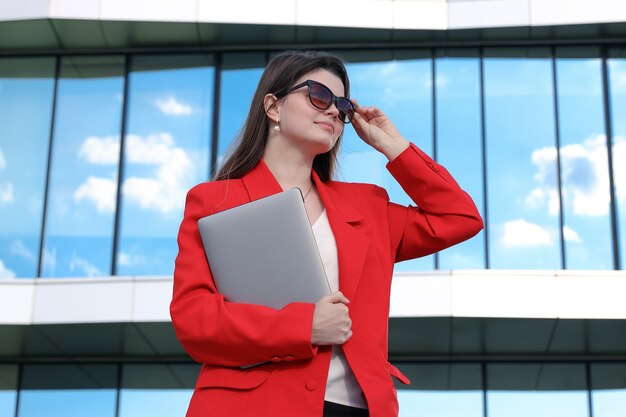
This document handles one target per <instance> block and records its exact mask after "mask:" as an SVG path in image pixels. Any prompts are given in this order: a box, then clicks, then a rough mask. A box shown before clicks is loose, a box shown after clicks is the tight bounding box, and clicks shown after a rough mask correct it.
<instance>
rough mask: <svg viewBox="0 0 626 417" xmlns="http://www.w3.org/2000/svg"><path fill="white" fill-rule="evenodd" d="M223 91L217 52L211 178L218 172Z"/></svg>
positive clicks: (211, 142)
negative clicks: (221, 97) (221, 96)
mask: <svg viewBox="0 0 626 417" xmlns="http://www.w3.org/2000/svg"><path fill="white" fill-rule="evenodd" d="M221 91H222V53H221V52H220V53H217V54H215V73H214V75H213V116H212V117H213V121H212V123H211V137H210V138H209V142H210V143H209V145H210V148H211V156H210V158H211V161H210V164H209V172H208V174H209V178H213V177H214V176H215V174H216V172H217V156H218V155H217V153H218V149H219V128H220V95H221Z"/></svg>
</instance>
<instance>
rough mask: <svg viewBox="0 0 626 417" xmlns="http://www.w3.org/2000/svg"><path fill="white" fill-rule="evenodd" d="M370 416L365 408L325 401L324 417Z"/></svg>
mask: <svg viewBox="0 0 626 417" xmlns="http://www.w3.org/2000/svg"><path fill="white" fill-rule="evenodd" d="M369 415H370V413H369V411H367V410H366V409H364V408H356V407H348V406H347V405H343V404H337V403H331V402H328V401H324V417H369Z"/></svg>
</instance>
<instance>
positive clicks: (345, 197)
mask: <svg viewBox="0 0 626 417" xmlns="http://www.w3.org/2000/svg"><path fill="white" fill-rule="evenodd" d="M346 97H349V81H348V76H347V73H346V70H345V67H344V66H343V64H342V63H341V61H340V60H339V59H338V58H336V57H335V56H332V55H328V54H324V53H316V52H288V53H284V54H281V55H279V56H277V57H276V58H274V59H273V60H272V61H271V62H270V63H269V64H268V66H267V68H266V69H265V72H264V73H263V75H262V77H261V80H260V82H259V85H258V87H257V90H256V93H255V95H254V98H253V99H252V105H251V107H250V112H249V114H248V118H247V120H246V124H245V128H244V131H243V133H242V135H241V137H240V140H239V143H238V145H237V147H236V148H235V150H234V151H233V153H232V155H231V156H230V157H229V158H228V159H227V160H226V161H225V163H224V164H223V166H222V168H221V170H220V171H219V172H218V174H217V177H216V181H212V182H208V183H203V184H200V185H198V186H196V187H194V188H193V189H192V190H191V191H190V192H189V194H188V196H187V203H186V208H185V216H184V220H183V222H182V224H181V228H180V233H179V237H178V244H179V254H178V257H177V258H176V268H175V272H174V295H173V300H172V304H171V315H172V321H173V324H174V327H175V329H176V333H177V336H178V338H179V340H180V342H181V343H182V345H183V346H184V348H185V349H186V351H187V352H188V353H189V354H190V355H191V356H192V357H193V358H194V359H195V360H196V361H198V362H200V363H202V364H203V366H202V369H201V371H200V375H199V378H198V381H197V385H196V389H195V391H194V394H193V398H192V400H191V403H190V405H189V410H188V414H187V415H188V416H192V417H195V416H237V417H241V416H272V417H280V416H289V417H320V416H343V415H355V416H370V417H389V416H396V415H397V414H398V403H397V398H396V393H395V388H394V385H393V382H392V379H391V376H394V377H396V378H397V379H399V380H400V381H401V382H403V383H408V382H409V381H408V380H407V378H406V377H405V376H404V375H402V373H400V371H399V370H398V369H396V368H395V367H394V366H392V365H391V364H390V363H389V362H388V361H387V323H388V315H389V296H390V285H391V277H392V272H393V264H394V262H398V261H402V260H405V259H411V258H416V257H420V256H424V255H428V254H431V253H434V252H436V251H439V250H441V249H444V248H447V247H449V246H451V245H454V244H456V243H458V242H461V241H463V240H465V239H468V238H470V237H471V236H473V235H475V234H476V233H477V232H478V231H479V230H480V229H481V228H482V220H481V218H480V215H479V214H478V211H477V210H476V207H475V205H474V203H473V202H472V200H471V198H470V197H469V195H467V194H466V193H465V192H464V191H462V190H461V189H460V188H459V186H458V185H457V183H456V182H455V181H454V179H453V178H452V177H451V176H450V174H449V173H448V172H447V171H446V170H445V169H444V168H443V167H441V166H440V165H438V164H437V163H435V162H434V161H433V160H432V159H430V158H429V157H428V156H427V155H426V154H424V153H423V152H422V151H421V150H420V149H419V148H418V147H417V146H415V145H414V144H411V143H409V142H408V141H407V140H406V139H404V138H403V137H402V136H401V135H400V133H399V132H398V131H397V130H396V128H395V127H394V125H393V124H392V122H391V121H390V120H389V119H388V118H387V117H386V116H385V114H384V113H383V112H382V111H380V110H379V109H377V108H376V107H360V106H358V104H357V103H356V101H354V100H352V101H351V100H349V99H347V98H346ZM346 123H351V124H352V126H353V127H354V129H355V130H356V132H357V134H358V135H359V137H360V138H361V139H362V140H363V141H364V142H365V143H367V144H368V145H370V146H372V147H373V148H374V149H376V150H377V151H379V152H382V153H383V154H384V155H385V156H386V157H387V158H388V159H389V161H390V162H389V163H388V164H387V168H388V169H389V171H390V172H391V174H392V175H393V176H394V177H395V178H396V180H397V181H398V182H399V183H400V185H402V187H403V188H404V190H405V191H406V192H407V193H408V195H409V196H410V197H411V198H412V199H413V201H415V203H416V204H417V206H418V208H416V207H412V206H409V207H404V206H400V205H397V204H394V203H390V202H389V199H388V196H387V193H386V192H385V190H384V189H382V188H380V187H377V186H374V185H369V184H355V183H342V182H337V181H333V180H332V177H333V173H334V169H335V163H336V155H337V152H338V150H339V144H340V142H341V136H342V133H343V129H344V125H345V124H346ZM292 187H298V188H299V189H300V190H303V194H304V201H305V206H306V209H307V213H308V215H309V220H310V222H311V224H312V225H313V226H312V227H313V230H314V233H315V236H316V241H317V243H318V246H319V248H320V254H321V256H322V258H323V262H324V266H325V269H326V273H327V275H328V278H329V282H330V284H331V288H333V289H334V291H335V292H334V293H332V294H331V295H329V296H327V297H323V298H322V299H320V300H319V301H318V302H317V303H315V304H312V303H291V304H288V305H287V306H285V307H284V308H283V309H281V310H274V309H271V308H268V307H263V306H258V305H251V304H243V303H231V302H228V301H227V300H225V299H224V297H223V296H222V295H221V294H219V293H218V292H217V290H216V288H215V286H214V283H213V280H212V277H211V272H210V268H209V265H208V264H207V261H206V257H205V255H204V251H203V247H202V242H201V239H200V235H199V232H198V227H197V224H196V222H197V220H198V219H199V218H201V217H204V216H207V215H209V214H212V213H215V212H218V211H222V210H225V209H227V208H230V207H234V206H238V205H241V204H244V203H247V202H249V201H251V200H256V199H259V198H262V197H265V196H267V195H271V194H274V193H278V192H280V191H282V190H286V189H289V188H292ZM235 250H236V249H235ZM255 363H262V364H261V365H258V366H256V367H252V368H249V369H243V368H242V367H243V366H246V365H249V364H255Z"/></svg>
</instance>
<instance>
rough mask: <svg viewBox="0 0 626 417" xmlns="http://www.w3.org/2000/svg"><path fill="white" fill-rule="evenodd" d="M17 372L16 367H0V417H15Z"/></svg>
mask: <svg viewBox="0 0 626 417" xmlns="http://www.w3.org/2000/svg"><path fill="white" fill-rule="evenodd" d="M17 372H18V367H17V366H16V365H0V417H15V405H16V400H17Z"/></svg>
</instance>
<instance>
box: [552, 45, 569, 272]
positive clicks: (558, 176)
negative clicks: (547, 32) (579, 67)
mask: <svg viewBox="0 0 626 417" xmlns="http://www.w3.org/2000/svg"><path fill="white" fill-rule="evenodd" d="M550 55H551V63H552V95H553V98H554V135H555V142H556V184H557V190H558V195H559V241H560V244H561V269H566V268H567V264H566V257H565V232H564V231H563V228H564V227H565V215H564V214H563V209H564V205H563V180H562V176H561V172H562V166H561V129H560V123H559V93H558V85H557V82H558V76H557V72H556V53H555V49H554V47H552V48H550Z"/></svg>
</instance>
